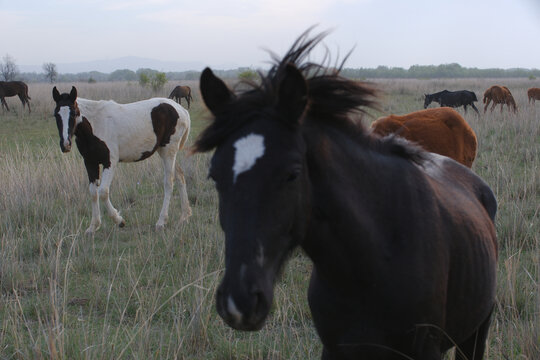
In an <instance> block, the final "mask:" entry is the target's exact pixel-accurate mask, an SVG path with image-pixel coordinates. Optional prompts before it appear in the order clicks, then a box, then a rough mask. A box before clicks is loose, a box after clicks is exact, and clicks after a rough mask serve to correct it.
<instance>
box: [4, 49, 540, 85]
mask: <svg viewBox="0 0 540 360" xmlns="http://www.w3.org/2000/svg"><path fill="white" fill-rule="evenodd" d="M214 73H216V75H217V76H219V77H221V78H225V79H237V78H243V77H245V76H247V75H250V76H252V75H255V72H254V71H253V70H252V69H250V68H246V67H241V68H238V69H232V70H214ZM200 74H201V72H200V71H194V70H192V71H179V72H159V71H157V70H154V69H148V68H141V69H138V70H137V71H132V70H129V69H120V70H116V71H113V72H112V73H103V72H99V71H89V72H80V73H76V74H61V73H58V71H57V68H56V64H54V63H51V62H49V63H45V64H43V72H42V73H37V72H23V73H21V72H19V71H18V67H17V64H16V63H15V60H14V59H13V58H12V57H11V56H9V55H6V56H4V58H3V59H2V61H1V62H0V80H5V81H10V80H23V81H27V82H50V83H53V82H90V83H92V82H106V81H138V82H140V83H141V85H144V84H146V83H149V84H152V82H153V85H152V86H154V85H155V84H156V83H158V85H159V83H160V82H163V81H165V82H166V81H168V80H198V79H199V76H200ZM341 74H342V75H343V76H345V77H348V78H352V79H378V78H403V79H438V78H529V79H536V78H537V77H540V70H539V69H524V68H514V69H498V68H494V69H479V68H468V67H463V66H461V65H459V64H456V63H452V64H443V65H413V66H411V67H410V68H408V69H405V68H402V67H388V66H378V67H377V68H356V69H355V68H344V69H342V71H341Z"/></svg>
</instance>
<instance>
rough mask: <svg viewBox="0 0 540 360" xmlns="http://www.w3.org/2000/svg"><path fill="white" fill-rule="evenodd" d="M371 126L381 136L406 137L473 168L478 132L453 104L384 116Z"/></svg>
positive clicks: (427, 148) (426, 148)
mask: <svg viewBox="0 0 540 360" xmlns="http://www.w3.org/2000/svg"><path fill="white" fill-rule="evenodd" d="M371 128H372V129H373V132H374V133H375V134H378V135H381V136H386V135H390V134H395V135H399V136H401V137H404V138H405V139H407V140H410V141H413V142H415V143H417V144H418V145H420V146H422V147H423V148H424V149H425V150H427V151H429V152H433V153H437V154H440V155H444V156H448V157H449V158H452V159H454V160H456V161H457V162H460V163H462V164H463V165H465V166H467V167H469V168H470V167H472V164H473V161H474V159H475V157H476V148H477V145H478V142H477V140H476V134H475V133H474V131H473V129H471V127H470V126H469V124H467V122H466V121H465V119H463V117H462V116H461V115H460V114H459V113H458V112H457V111H455V110H453V109H451V108H449V107H442V108H435V109H427V110H420V111H415V112H413V113H410V114H406V115H402V116H399V115H389V116H384V117H380V118H378V119H377V120H376V121H374V122H373V123H372V124H371Z"/></svg>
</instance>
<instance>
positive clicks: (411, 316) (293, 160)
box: [195, 32, 497, 360]
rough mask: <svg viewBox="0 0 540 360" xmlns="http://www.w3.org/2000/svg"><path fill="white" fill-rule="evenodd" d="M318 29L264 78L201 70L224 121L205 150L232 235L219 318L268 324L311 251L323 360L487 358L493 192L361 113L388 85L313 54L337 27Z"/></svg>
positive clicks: (200, 147)
mask: <svg viewBox="0 0 540 360" xmlns="http://www.w3.org/2000/svg"><path fill="white" fill-rule="evenodd" d="M307 35H308V33H307V32H306V33H304V35H302V36H301V37H300V38H299V39H298V40H297V41H296V42H295V43H294V45H293V46H292V48H291V49H290V50H289V52H288V53H287V54H286V55H285V56H284V57H283V58H282V59H278V58H277V57H275V63H274V65H273V67H272V68H271V69H270V70H269V71H268V73H267V74H266V75H264V76H263V77H262V78H261V84H260V85H259V84H246V86H244V87H242V88H243V89H242V90H243V91H240V92H237V93H235V92H233V91H232V90H230V89H229V88H228V86H227V85H226V84H225V82H223V80H221V79H219V78H218V77H216V76H215V75H214V73H213V72H212V70H210V69H209V68H206V69H205V70H204V71H203V72H202V74H201V80H200V88H201V94H202V97H203V99H204V102H205V104H206V106H207V107H208V109H209V110H210V112H211V113H212V115H213V117H214V119H213V121H212V122H211V123H210V124H209V126H208V127H207V128H206V129H205V130H204V131H203V132H202V133H201V135H200V137H199V138H198V140H197V142H196V144H195V151H196V152H205V151H211V150H214V149H215V151H214V152H213V155H212V159H211V161H210V170H209V177H210V178H211V179H212V180H214V182H215V186H216V190H217V192H218V195H219V221H220V225H221V227H222V229H223V231H224V233H225V245H224V248H225V260H224V262H225V273H224V275H223V279H222V281H221V284H220V286H219V287H218V290H217V294H216V307H217V311H218V314H219V315H220V316H221V318H222V319H223V320H224V321H225V322H226V323H227V324H228V325H229V326H231V327H233V328H234V329H237V330H244V331H256V330H259V329H260V328H261V327H262V326H263V325H264V322H265V319H266V318H267V316H268V315H269V313H270V311H271V309H272V302H273V293H274V286H275V285H276V282H277V281H278V279H279V274H280V272H281V269H282V268H283V265H284V264H285V262H286V260H287V256H288V254H290V253H291V251H292V250H293V249H294V248H296V247H297V246H300V247H301V248H302V249H303V250H304V251H305V253H306V254H307V256H309V258H310V259H311V260H312V261H313V269H312V272H311V281H310V284H309V290H308V300H309V306H310V309H311V314H312V317H313V321H314V323H315V327H316V329H317V332H318V335H319V337H320V339H321V340H322V343H323V353H322V359H324V360H330V359H335V360H338V359H339V360H344V359H378V360H382V359H385V360H390V359H391V360H397V359H399V360H402V359H415V360H435V359H441V358H442V354H443V353H444V352H446V351H447V350H448V349H450V348H452V347H453V346H457V348H458V350H456V358H457V359H460V360H464V359H467V360H480V359H482V357H483V354H484V348H485V342H486V337H487V334H488V329H489V324H490V317H491V313H492V309H493V307H494V305H495V288H496V287H495V285H496V273H497V238H496V233H495V225H494V219H495V214H496V210H497V202H496V200H495V197H494V194H493V192H492V190H491V189H490V188H489V186H488V185H487V184H486V183H485V182H484V181H483V180H482V179H481V178H480V177H478V176H477V175H476V174H474V173H473V172H472V171H471V170H470V169H468V168H467V167H465V166H462V165H460V164H458V163H457V162H455V161H454V160H452V159H449V158H447V157H444V156H441V155H438V154H434V153H429V152H426V151H424V150H422V149H421V148H420V147H418V146H414V145H411V144H410V143H409V142H408V141H406V140H403V139H402V138H400V137H398V136H393V137H392V136H391V137H385V138H380V137H379V136H375V135H372V134H370V132H369V131H368V130H367V129H366V128H365V127H364V126H363V125H362V123H361V121H359V117H358V115H360V114H361V113H362V109H363V107H365V106H370V105H372V104H373V102H374V101H375V98H374V94H375V91H374V90H373V89H372V88H371V87H369V86H367V85H365V84H363V83H361V82H357V81H353V80H350V79H347V78H344V77H342V76H340V74H339V69H337V70H336V69H335V68H333V67H331V68H327V67H325V66H323V65H318V64H315V63H313V62H312V61H309V53H310V51H311V50H312V49H313V47H314V46H315V45H316V44H318V43H319V42H320V41H321V40H322V38H323V36H324V34H322V35H319V36H317V37H315V38H313V39H309V38H307ZM330 62H331V61H329V63H330ZM290 270H291V271H294V269H290ZM287 321H288V320H287ZM287 321H285V322H287Z"/></svg>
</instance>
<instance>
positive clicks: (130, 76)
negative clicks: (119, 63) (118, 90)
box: [109, 69, 137, 81]
mask: <svg viewBox="0 0 540 360" xmlns="http://www.w3.org/2000/svg"><path fill="white" fill-rule="evenodd" d="M126 80H127V81H132V80H137V74H136V73H135V72H134V71H131V70H129V69H121V70H115V71H113V72H112V73H111V74H110V75H109V81H126Z"/></svg>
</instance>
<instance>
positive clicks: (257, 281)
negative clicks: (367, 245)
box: [196, 65, 307, 330]
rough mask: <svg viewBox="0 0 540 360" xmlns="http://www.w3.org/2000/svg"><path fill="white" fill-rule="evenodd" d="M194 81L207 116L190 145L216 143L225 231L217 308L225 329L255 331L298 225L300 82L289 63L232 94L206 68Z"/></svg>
mask: <svg viewBox="0 0 540 360" xmlns="http://www.w3.org/2000/svg"><path fill="white" fill-rule="evenodd" d="M200 87H201V94H202V96H203V99H204V101H205V103H206V105H207V107H208V108H209V109H210V111H211V112H212V114H213V115H214V116H215V119H214V122H213V124H212V125H210V126H209V127H208V128H207V129H206V130H205V132H204V133H203V134H202V135H201V137H200V138H199V140H198V142H197V144H196V150H197V151H208V150H210V149H213V148H215V149H216V151H215V153H214V155H213V157H212V161H211V168H210V173H209V177H210V178H212V179H213V180H214V182H215V184H216V188H217V191H218V193H219V215H220V223H221V227H222V228H223V230H224V232H225V257H226V260H225V276H224V279H223V281H222V283H221V285H220V286H219V289H218V292H217V301H216V303H217V310H218V313H219V314H220V316H221V317H222V318H223V319H224V320H225V321H226V322H227V323H228V324H229V325H230V326H232V327H233V328H236V329H240V330H258V329H259V328H261V327H262V325H263V323H264V320H265V318H266V316H267V315H268V313H269V311H270V307H271V304H272V299H273V286H274V282H275V280H276V277H277V274H278V273H279V270H280V268H281V267H282V265H283V263H284V260H285V259H286V257H287V254H288V253H289V251H290V250H291V249H292V248H293V247H294V246H296V245H297V242H298V239H299V237H300V234H301V232H302V228H303V225H304V224H305V221H304V216H305V211H304V209H305V208H306V206H305V201H306V196H305V191H306V190H305V189H306V183H307V174H306V171H305V167H306V166H305V160H304V159H305V156H304V155H305V151H306V149H305V143H304V141H303V138H302V134H301V132H300V129H299V128H300V121H301V119H302V114H303V113H304V109H305V107H306V104H307V84H306V81H305V79H304V77H303V75H302V74H301V72H300V71H299V70H298V69H297V68H296V67H295V66H294V65H285V66H283V67H282V68H280V69H279V70H278V74H277V75H276V76H275V77H274V78H273V79H272V81H270V80H267V83H266V84H263V85H262V86H261V87H260V88H256V89H254V90H251V91H248V92H246V93H244V94H242V95H240V96H239V97H236V95H234V94H233V93H232V92H231V91H230V90H229V89H228V87H227V86H226V85H225V83H224V82H223V81H222V80H220V79H218V78H217V77H216V76H214V74H213V73H212V71H211V70H210V69H208V68H207V69H205V70H204V72H203V73H202V75H201V82H200Z"/></svg>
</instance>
